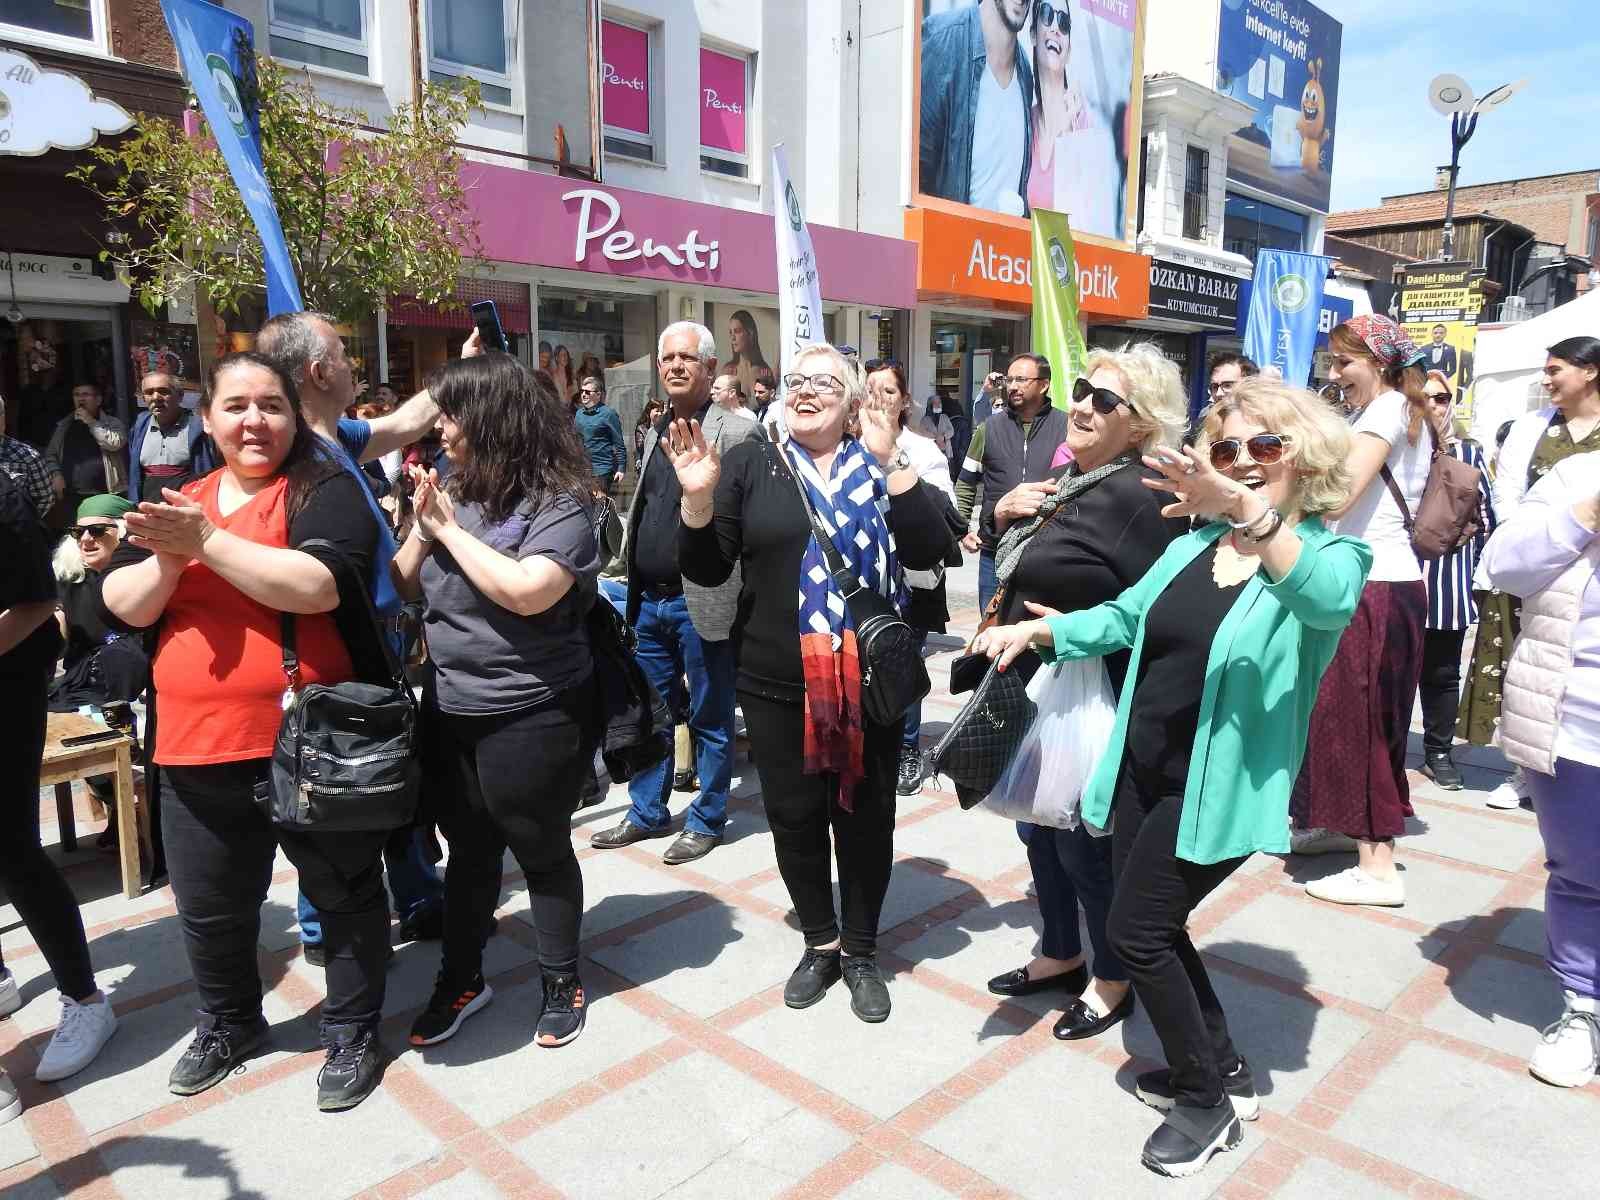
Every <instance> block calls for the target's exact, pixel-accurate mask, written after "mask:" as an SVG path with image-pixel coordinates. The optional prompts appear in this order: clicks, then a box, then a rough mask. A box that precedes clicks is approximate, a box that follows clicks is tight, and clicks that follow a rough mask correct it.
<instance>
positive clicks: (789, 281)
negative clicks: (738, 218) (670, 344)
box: [772, 142, 827, 384]
mask: <svg viewBox="0 0 1600 1200" xmlns="http://www.w3.org/2000/svg"><path fill="white" fill-rule="evenodd" d="M772 186H773V188H774V189H775V190H774V198H773V202H772V227H773V230H774V231H775V233H776V234H777V244H778V329H779V335H780V337H781V338H782V343H783V344H782V346H781V347H780V349H779V352H778V378H779V381H780V384H781V381H782V378H783V376H784V375H786V374H788V372H789V369H790V364H792V363H793V362H794V355H795V351H796V350H798V349H799V348H800V347H801V346H805V345H808V344H809V343H811V342H820V341H823V340H825V338H826V336H827V335H826V333H825V332H824V328H823V324H822V289H821V287H820V286H819V284H818V279H817V256H816V252H815V251H814V250H812V248H811V231H810V230H808V229H807V228H806V219H805V217H803V216H801V214H800V197H799V196H798V195H796V194H795V190H794V185H793V184H791V183H790V182H789V159H788V156H787V155H786V154H785V153H784V149H783V143H782V142H779V143H778V144H777V145H776V146H774V147H773V148H772Z"/></svg>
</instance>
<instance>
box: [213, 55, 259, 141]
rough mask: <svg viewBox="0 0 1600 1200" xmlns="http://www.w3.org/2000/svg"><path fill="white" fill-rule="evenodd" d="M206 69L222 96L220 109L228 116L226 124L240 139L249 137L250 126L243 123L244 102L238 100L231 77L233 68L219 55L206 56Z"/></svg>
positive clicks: (236, 85)
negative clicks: (231, 127)
mask: <svg viewBox="0 0 1600 1200" xmlns="http://www.w3.org/2000/svg"><path fill="white" fill-rule="evenodd" d="M206 67H207V69H208V70H210V72H211V80H212V82H213V83H215V84H216V85H217V91H218V92H219V93H220V94H221V96H222V107H223V111H225V112H226V113H227V114H228V124H230V125H232V126H233V131H234V132H235V133H236V134H238V135H239V136H240V137H242V138H247V137H249V136H250V126H249V125H248V124H246V123H245V119H244V102H243V101H241V100H240V99H239V84H238V81H236V80H235V79H234V77H233V68H232V67H230V66H229V65H228V60H227V59H225V58H223V57H222V55H220V54H208V55H206Z"/></svg>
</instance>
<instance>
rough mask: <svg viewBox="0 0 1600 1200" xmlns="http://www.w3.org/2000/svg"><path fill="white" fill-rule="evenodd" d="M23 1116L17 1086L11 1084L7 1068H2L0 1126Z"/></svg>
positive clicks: (0, 1078)
mask: <svg viewBox="0 0 1600 1200" xmlns="http://www.w3.org/2000/svg"><path fill="white" fill-rule="evenodd" d="M21 1115H22V1097H21V1096H19V1095H18V1094H17V1085H16V1084H14V1083H12V1082H11V1076H9V1075H7V1074H6V1070H5V1068H4V1067H0V1125H4V1124H5V1123H6V1122H7V1121H15V1120H16V1119H17V1118H18V1117H20V1116H21Z"/></svg>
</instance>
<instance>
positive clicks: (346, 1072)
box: [317, 1027, 383, 1112]
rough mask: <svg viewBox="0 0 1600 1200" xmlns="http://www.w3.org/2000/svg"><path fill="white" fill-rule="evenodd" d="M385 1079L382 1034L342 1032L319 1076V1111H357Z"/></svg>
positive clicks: (346, 1030) (352, 1030) (359, 1031)
mask: <svg viewBox="0 0 1600 1200" xmlns="http://www.w3.org/2000/svg"><path fill="white" fill-rule="evenodd" d="M382 1075H383V1047H382V1046H380V1045H379V1044H378V1031H377V1030H376V1029H373V1028H365V1029H363V1028H359V1027H357V1028H352V1029H344V1030H341V1031H340V1032H339V1034H338V1036H337V1038H336V1039H335V1040H334V1043H333V1045H331V1046H329V1047H328V1057H327V1059H326V1060H325V1061H324V1062H323V1064H322V1070H320V1071H318V1072H317V1107H318V1108H320V1109H321V1110H322V1111H323V1112H343V1111H344V1110H345V1109H347V1108H354V1107H355V1106H356V1105H358V1104H360V1103H361V1102H362V1101H363V1100H365V1099H366V1098H367V1097H368V1096H370V1095H372V1089H373V1088H375V1087H377V1086H378V1080H379V1078H380V1077H381V1076H382Z"/></svg>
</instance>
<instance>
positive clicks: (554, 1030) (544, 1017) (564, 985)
mask: <svg viewBox="0 0 1600 1200" xmlns="http://www.w3.org/2000/svg"><path fill="white" fill-rule="evenodd" d="M587 1011H588V1005H587V1003H586V1002H585V1000H584V995H583V984H582V983H580V982H579V981H578V976H577V975H576V973H574V972H571V971H563V972H560V973H559V974H558V973H556V972H553V971H547V972H545V973H544V1011H543V1012H542V1013H540V1014H539V1026H538V1028H537V1029H536V1030H535V1031H534V1041H536V1042H538V1043H539V1045H541V1046H544V1047H546V1048H553V1047H555V1046H565V1045H566V1044H567V1043H568V1042H570V1041H571V1040H572V1039H573V1038H575V1037H577V1036H578V1035H579V1034H580V1033H582V1032H583V1022H584V1014H585V1013H586V1012H587Z"/></svg>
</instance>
